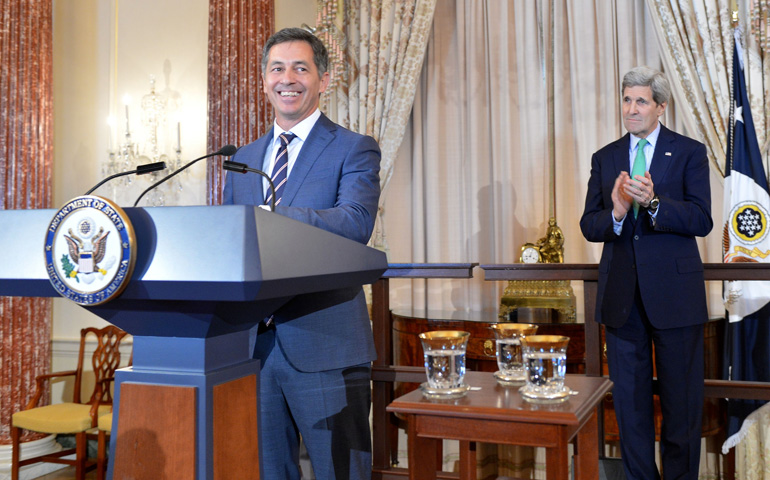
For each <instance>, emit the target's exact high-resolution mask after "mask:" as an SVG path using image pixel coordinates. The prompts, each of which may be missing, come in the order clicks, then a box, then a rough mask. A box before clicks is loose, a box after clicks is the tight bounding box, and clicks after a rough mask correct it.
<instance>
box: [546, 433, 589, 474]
mask: <svg viewBox="0 0 770 480" xmlns="http://www.w3.org/2000/svg"><path fill="white" fill-rule="evenodd" d="M560 430H561V432H560V434H561V435H560V436H561V437H562V438H560V439H559V440H558V441H557V442H556V446H554V447H549V448H546V449H545V478H546V479H547V480H567V479H568V478H569V455H568V452H569V445H568V444H569V442H568V440H567V438H565V435H564V432H563V429H560ZM597 478H598V477H597Z"/></svg>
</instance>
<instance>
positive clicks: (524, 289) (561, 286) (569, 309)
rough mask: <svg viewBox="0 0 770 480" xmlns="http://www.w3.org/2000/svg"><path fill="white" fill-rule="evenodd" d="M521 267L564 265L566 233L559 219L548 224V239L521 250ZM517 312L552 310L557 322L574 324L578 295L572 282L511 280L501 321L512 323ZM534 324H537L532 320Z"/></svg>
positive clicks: (501, 303) (524, 246) (554, 219)
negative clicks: (519, 310)
mask: <svg viewBox="0 0 770 480" xmlns="http://www.w3.org/2000/svg"><path fill="white" fill-rule="evenodd" d="M521 252H522V253H521V257H520V258H519V262H522V263H564V233H562V231H561V228H559V226H558V225H557V224H556V218H554V217H551V218H550V219H549V220H548V229H547V230H546V233H545V236H544V237H542V238H540V239H539V240H538V241H537V242H535V243H525V244H524V245H522V247H521ZM518 308H534V309H553V310H556V312H557V313H558V315H557V320H556V321H557V322H559V323H575V320H576V314H575V294H574V293H573V291H572V286H571V285H570V282H569V280H511V281H509V282H508V286H507V287H506V288H505V291H504V292H503V296H502V298H501V299H500V313H499V315H498V316H499V317H500V319H501V320H502V321H511V320H512V319H511V313H513V312H514V311H515V310H516V309H518ZM533 321H534V320H533Z"/></svg>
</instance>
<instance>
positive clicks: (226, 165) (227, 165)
mask: <svg viewBox="0 0 770 480" xmlns="http://www.w3.org/2000/svg"><path fill="white" fill-rule="evenodd" d="M222 168H223V169H225V170H229V171H231V172H238V173H246V172H252V173H258V174H260V175H262V176H263V177H265V178H266V179H267V183H268V184H269V185H270V192H272V195H270V211H271V212H274V211H275V185H273V179H271V178H270V175H268V174H266V173H265V172H263V171H262V170H257V169H256V168H251V167H249V166H248V165H246V164H245V163H240V162H233V161H230V160H225V161H224V162H222Z"/></svg>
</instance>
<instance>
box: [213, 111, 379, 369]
mask: <svg viewBox="0 0 770 480" xmlns="http://www.w3.org/2000/svg"><path fill="white" fill-rule="evenodd" d="M272 139H273V132H272V129H271V130H270V131H269V132H268V133H267V134H266V135H264V136H263V137H261V138H260V139H258V140H256V141H255V142H253V143H250V144H248V145H245V146H244V147H242V148H241V149H240V150H238V152H237V153H236V154H235V156H234V157H233V160H234V161H236V162H242V163H245V164H247V165H248V166H249V167H251V168H256V169H258V170H261V169H262V162H263V160H264V158H265V153H266V151H267V148H268V147H269V146H270V142H271V141H272ZM379 170H380V149H379V147H378V145H377V142H376V141H375V140H374V139H373V138H372V137H368V136H364V135H360V134H357V133H354V132H351V131H349V130H346V129H344V128H342V127H341V126H339V125H337V124H335V123H334V122H332V121H331V120H329V119H328V118H327V117H326V116H325V115H321V117H320V118H319V119H318V121H317V122H316V124H315V126H314V127H313V129H312V130H311V132H310V134H309V135H308V138H307V140H306V141H305V143H304V145H303V146H302V150H300V153H299V156H298V157H297V160H296V162H295V164H294V166H293V168H292V171H291V174H290V175H289V178H288V181H287V183H286V187H285V189H284V193H283V198H282V200H281V204H280V205H279V206H277V207H276V213H277V214H280V215H285V216H287V217H290V218H293V219H295V220H299V221H300V222H304V223H307V224H310V225H313V226H316V227H318V228H322V229H324V230H327V231H329V232H332V233H335V234H337V235H340V236H343V237H346V238H350V239H352V240H356V241H358V242H361V243H366V242H368V241H369V237H370V236H371V234H372V230H373V229H374V221H375V218H376V215H377V205H378V202H379V197H380V180H379ZM264 198H265V193H264V191H263V188H262V177H261V176H260V175H256V174H249V175H241V174H234V173H232V172H229V173H228V175H227V179H226V181H225V189H224V203H225V204H246V205H262V204H264ZM275 325H276V340H277V341H278V342H280V344H281V346H282V347H283V349H284V351H285V352H286V355H287V357H288V359H289V361H291V363H292V364H293V365H294V366H295V367H296V368H297V369H298V370H300V371H306V372H317V371H322V370H331V369H337V368H343V367H348V366H351V365H359V364H362V363H366V362H369V361H372V360H374V358H375V357H376V352H375V348H374V340H373V338H372V329H371V324H370V322H369V314H368V311H367V307H366V300H365V298H364V293H363V290H362V289H361V287H356V288H352V289H351V288H348V289H342V290H332V291H326V292H322V293H317V294H308V295H300V296H297V297H295V298H294V299H292V300H290V301H289V302H288V303H287V304H286V305H284V306H283V307H281V308H280V309H279V310H278V311H277V312H276V313H275ZM258 345H259V342H258ZM257 358H260V355H259V352H257Z"/></svg>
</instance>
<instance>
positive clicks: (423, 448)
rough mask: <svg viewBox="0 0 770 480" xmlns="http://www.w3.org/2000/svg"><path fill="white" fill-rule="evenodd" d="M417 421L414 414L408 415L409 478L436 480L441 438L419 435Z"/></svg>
mask: <svg viewBox="0 0 770 480" xmlns="http://www.w3.org/2000/svg"><path fill="white" fill-rule="evenodd" d="M417 421H418V419H417V418H416V417H415V416H414V415H407V421H406V423H407V436H408V445H407V455H408V457H409V480H434V479H435V478H436V471H437V470H438V467H439V465H438V461H437V459H436V451H437V449H438V442H440V440H438V439H435V438H426V437H420V436H419V435H417Z"/></svg>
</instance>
